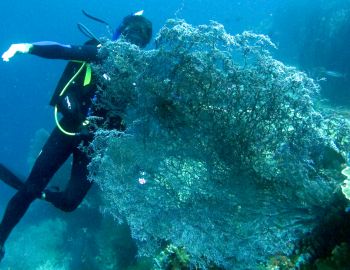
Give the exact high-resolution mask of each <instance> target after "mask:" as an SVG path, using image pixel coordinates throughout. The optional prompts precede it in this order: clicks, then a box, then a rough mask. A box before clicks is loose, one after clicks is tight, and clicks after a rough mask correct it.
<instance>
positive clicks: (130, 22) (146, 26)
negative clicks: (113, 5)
mask: <svg viewBox="0 0 350 270" xmlns="http://www.w3.org/2000/svg"><path fill="white" fill-rule="evenodd" d="M120 36H123V37H124V38H125V39H126V40H127V41H128V42H130V43H132V44H135V45H137V46H139V47H140V48H144V47H146V45H147V44H148V43H149V42H150V40H151V37H152V23H151V21H150V20H148V19H146V18H145V17H144V16H142V13H141V14H140V13H139V12H138V13H135V14H133V15H129V16H126V17H125V18H124V19H123V21H122V23H121V24H120V25H119V26H118V28H117V29H116V31H115V33H114V35H113V40H117V39H118V38H119V37H120Z"/></svg>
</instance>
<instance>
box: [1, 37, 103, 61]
mask: <svg viewBox="0 0 350 270" xmlns="http://www.w3.org/2000/svg"><path fill="white" fill-rule="evenodd" d="M98 49H99V48H98V46H97V45H82V46H74V45H64V44H60V43H57V42H52V41H41V42H35V43H19V44H12V45H11V46H10V48H9V49H8V50H7V51H6V52H4V53H3V55H2V59H3V60H4V61H6V62H8V61H10V59H11V58H12V57H13V56H15V55H16V54H17V53H29V54H34V55H37V56H40V57H44V58H49V59H63V60H77V61H88V62H91V61H98V60H99V59H98Z"/></svg>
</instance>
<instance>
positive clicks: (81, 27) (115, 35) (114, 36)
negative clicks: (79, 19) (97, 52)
mask: <svg viewBox="0 0 350 270" xmlns="http://www.w3.org/2000/svg"><path fill="white" fill-rule="evenodd" d="M82 12H83V14H84V15H85V16H86V17H88V18H89V19H92V20H94V21H96V22H99V23H102V24H104V25H105V26H106V28H107V31H108V33H109V35H110V36H112V40H113V41H116V40H118V39H119V38H120V36H121V34H122V32H123V31H122V30H123V29H124V28H123V22H124V20H123V22H122V23H121V24H120V25H119V26H118V27H117V29H116V30H115V31H114V32H113V31H112V27H111V25H110V24H109V23H108V22H106V21H105V20H102V19H100V18H97V17H95V16H93V15H91V14H89V13H87V12H86V11H85V10H82ZM142 15H143V10H140V11H137V12H135V13H132V14H131V15H129V16H127V17H132V16H142ZM78 29H79V30H80V32H82V33H83V34H84V35H85V36H87V37H88V38H92V39H95V40H97V41H98V42H99V43H100V41H99V39H98V38H97V37H96V36H95V35H94V34H93V33H92V32H91V31H90V30H89V29H88V28H87V27H86V26H85V25H83V24H82V23H78Z"/></svg>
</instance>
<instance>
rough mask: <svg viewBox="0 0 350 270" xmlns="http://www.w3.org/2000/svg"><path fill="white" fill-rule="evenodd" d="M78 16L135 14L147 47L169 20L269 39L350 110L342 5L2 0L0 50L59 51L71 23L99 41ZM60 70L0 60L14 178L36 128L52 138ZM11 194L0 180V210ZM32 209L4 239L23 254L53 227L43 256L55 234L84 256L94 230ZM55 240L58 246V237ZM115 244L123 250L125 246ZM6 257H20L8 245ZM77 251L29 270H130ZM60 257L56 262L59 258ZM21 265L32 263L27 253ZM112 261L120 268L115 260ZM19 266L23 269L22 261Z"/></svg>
mask: <svg viewBox="0 0 350 270" xmlns="http://www.w3.org/2000/svg"><path fill="white" fill-rule="evenodd" d="M82 9H84V10H86V11H87V12H89V13H91V14H93V15H95V16H97V17H100V18H103V19H104V20H106V21H108V22H110V24H111V25H112V26H114V27H116V26H117V25H118V24H119V23H120V21H121V20H122V18H123V17H124V16H126V15H128V14H131V13H133V12H135V11H138V10H141V9H142V10H144V15H145V16H146V17H147V18H149V19H150V20H151V21H152V22H153V29H154V35H153V40H154V38H155V36H156V34H157V32H158V31H159V30H160V29H161V27H162V26H163V25H164V24H165V22H166V20H168V19H170V18H180V19H184V20H186V22H188V23H190V24H193V25H199V24H208V23H209V22H210V21H211V20H214V21H217V22H219V23H221V24H223V25H224V27H225V29H226V31H227V32H229V33H230V34H232V35H235V34H239V33H242V32H243V31H253V32H256V33H261V34H264V35H268V36H269V37H270V38H271V40H272V42H274V43H275V44H276V45H277V48H278V49H277V50H274V51H272V54H273V55H274V57H275V58H276V59H278V60H280V61H282V62H283V63H285V64H286V65H292V66H295V67H297V68H298V69H300V70H302V71H304V72H306V73H307V74H308V75H309V76H310V77H312V78H314V79H315V80H317V81H318V82H319V84H320V86H321V90H320V95H321V99H324V100H326V103H327V104H329V106H333V107H341V108H342V110H344V114H345V115H346V114H347V112H348V109H349V106H350V64H349V63H350V50H349V49H348V44H349V40H350V1H349V0H328V1H325V0H315V1H305V0H245V1H232V0H217V1H209V0H191V1H189V0H174V1H169V2H164V1H157V0H144V1H112V0H106V1H98V0H91V1H82V0H77V1H68V0H60V1H42V0H41V1H40V0H32V1H27V2H24V1H18V0H14V1H9V0H2V1H1V2H0V11H1V14H2V15H1V25H0V37H1V39H0V52H4V51H6V50H7V48H8V47H9V46H10V45H11V44H12V43H23V42H35V41H44V40H50V41H57V42H60V43H65V44H81V43H83V42H84V40H85V39H86V38H85V37H84V36H83V35H82V34H81V33H80V32H79V30H78V28H77V26H76V25H77V23H78V22H81V23H84V24H85V25H86V26H88V27H89V28H90V29H91V30H92V31H93V32H94V33H95V34H96V35H98V36H106V34H107V33H106V30H105V28H104V27H103V26H102V25H99V24H97V23H95V22H93V21H91V20H89V19H88V18H86V17H85V16H84V15H83V14H82V12H81V10H82ZM148 48H149V49H152V48H154V43H153V42H152V43H151V44H150V45H149V47H148ZM65 64H66V62H65V61H62V60H47V59H40V58H38V57H35V56H31V55H18V56H15V57H14V58H13V59H11V61H10V62H8V63H5V62H2V61H1V62H0V77H1V82H2V86H1V98H0V111H1V113H0V126H1V127H2V129H1V132H0V142H1V144H0V163H3V164H5V165H6V166H8V167H9V168H11V169H12V170H14V171H15V172H16V173H18V174H20V175H27V174H28V173H29V171H30V166H31V165H30V162H29V161H28V158H29V157H28V156H29V155H30V152H31V145H32V144H33V140H34V138H35V134H36V132H37V131H38V130H39V129H45V130H47V131H49V132H50V130H51V129H52V128H53V127H54V115H53V109H52V108H51V107H50V106H49V105H48V103H49V100H50V97H51V95H52V93H53V90H54V88H55V86H56V83H57V81H58V79H59V78H60V75H61V72H62V70H63V68H64V66H65ZM348 150H350V149H348ZM93 192H96V191H93ZM97 192H98V191H97ZM13 194H14V193H13V190H11V189H10V188H8V187H6V186H5V185H3V184H2V183H0V209H1V211H3V209H4V207H5V206H6V203H7V201H8V199H9V198H10V197H11V196H12V195H13ZM33 209H34V210H36V211H38V212H39V213H38V212H35V211H31V212H30V213H29V215H28V217H26V219H25V220H24V221H22V223H21V224H20V226H19V228H20V229H18V231H17V232H16V237H15V238H10V239H9V241H11V240H12V241H13V240H15V239H20V241H19V243H22V244H23V245H25V247H23V249H24V250H25V251H26V252H28V253H30V250H31V249H30V246H31V245H35V244H33V243H31V244H28V241H30V239H31V238H30V237H28V235H26V236H25V237H23V238H21V232H23V233H25V234H29V233H32V234H33V235H34V236H35V237H41V235H40V233H48V234H51V231H52V230H57V236H53V240H52V241H51V242H50V243H46V244H47V245H48V249H50V248H52V249H55V247H57V246H59V245H63V246H64V243H63V244H62V243H61V242H60V240H59V239H60V238H62V237H65V238H69V241H73V242H74V241H75V240H74V237H77V239H79V240H78V241H77V242H76V246H74V245H73V244H72V245H68V247H69V248H71V249H72V250H74V249H76V250H82V249H83V248H82V247H83V246H84V245H85V246H86V245H93V244H92V242H91V241H90V240H91V239H90V238H89V237H90V236H89V233H87V232H86V230H87V229H86V227H88V230H91V231H93V229H94V228H93V227H94V226H92V227H91V228H90V227H89V226H86V227H85V226H84V224H80V223H79V222H78V221H75V220H74V216H73V215H74V214H70V216H69V218H66V216H65V215H61V214H60V213H59V212H58V211H56V210H54V209H52V208H50V207H48V206H46V205H45V204H44V203H39V204H36V205H35V206H34V207H33ZM84 211H85V210H81V211H80V212H78V214H76V217H77V216H79V217H81V218H82V219H84V218H87V217H88V216H89V215H90V214H89V212H87V213H86V212H84ZM46 216H47V217H48V218H49V219H48V221H46V220H45V217H46ZM96 218H97V219H98V218H100V217H99V216H98V217H96ZM35 222H40V223H41V224H44V225H43V227H45V228H44V229H42V230H41V231H40V230H36V229H35V228H34V227H30V229H28V230H27V231H26V227H25V225H26V224H28V226H32V225H33V224H35ZM111 224H113V222H112V221H110V220H107V221H105V222H104V224H103V226H105V228H107V229H106V230H108V229H110V228H111V227H112V226H113V225H111ZM67 226H68V227H69V226H71V228H74V229H75V230H76V231H74V233H73V232H70V233H66V230H67V229H66V228H67ZM69 228H70V227H69ZM110 231H113V232H114V233H116V234H118V233H121V232H122V233H126V231H127V229H125V228H117V229H114V230H112V229H110ZM99 233H100V234H101V239H106V238H108V237H107V236H106V235H104V232H103V231H99ZM55 237H56V238H55ZM119 240H120V241H129V240H125V239H123V237H122V236H120V238H119ZM55 241H56V242H55ZM84 241H85V242H84ZM58 242H59V244H57V243H58ZM62 242H65V241H64V240H62ZM12 245H14V244H13V243H12ZM128 245H131V246H128V248H127V250H128V252H130V254H131V255H132V254H133V252H134V250H133V249H134V246H132V244H130V242H128ZM38 246H39V248H45V243H44V244H42V243H41V244H40V243H39V244H38ZM116 246H117V248H120V250H123V246H118V245H116ZM17 248H18V249H20V248H19V247H17ZM10 250H13V251H14V253H15V254H19V253H18V251H17V250H16V248H14V247H13V246H12V247H11V249H10ZM36 250H38V249H36ZM84 252H85V253H86V254H88V255H89V254H90V255H91V254H93V252H94V251H93V248H92V247H91V249H89V250H88V251H86V250H85V251H84ZM120 252H121V253H122V251H120ZM128 252H125V253H126V255H125V256H129V255H130V254H128ZM77 253H78V252H77ZM85 253H79V254H73V253H72V254H73V255H71V256H72V257H74V259H71V261H74V263H69V259H68V260H67V262H65V264H63V265H59V266H58V264H56V268H55V266H52V265H51V264H50V263H52V262H45V261H43V259H42V258H36V259H35V260H34V259H33V265H32V268H31V269H86V270H88V269H127V268H126V267H127V266H126V265H128V263H129V264H130V265H131V262H130V261H126V262H125V264H122V263H121V264H119V265H124V266H119V268H113V267H116V266H111V265H113V263H112V262H111V263H110V264H109V265H110V267H111V268H108V266H106V265H108V264H107V263H106V264H102V263H101V265H102V266H101V268H99V266H98V264H99V263H98V261H97V262H96V261H95V262H94V263H95V264H96V265H94V266H91V268H89V267H88V266H86V265H88V263H86V264H83V263H81V264H79V263H78V262H77V261H79V260H78V259H77V258H78V257H79V258H81V260H85V261H88V259H87V258H85V257H84V256H87V255H86V254H85ZM47 254H48V256H57V254H55V252H54V251H52V252H51V253H50V252H47ZM6 255H7V256H8V257H9V258H8V260H9V261H8V262H7V263H8V264H7V265H8V267H9V268H8V269H13V270H16V269H22V268H20V267H19V268H16V266H14V265H13V264H12V263H13V261H14V259H13V257H11V256H12V255H11V253H10V252H8V254H6ZM131 255H130V256H131ZM62 256H63V255H62ZM62 256H61V257H60V256H58V257H57V258H62ZM83 257H84V258H83ZM109 259H110V258H108V256H107V255H106V257H102V258H99V260H105V261H108V260H109ZM25 260H27V261H30V256H29V258H27V257H26V258H25ZM119 260H120V261H122V259H120V258H119ZM45 263H46V264H45ZM52 264H53V265H55V264H54V263H52ZM23 265H26V264H25V263H23ZM45 265H46V266H45ZM91 265H92V264H91ZM21 267H24V266H21ZM40 267H41V268H40ZM45 267H46V268H45ZM59 267H61V268H59ZM65 267H66V268H65ZM123 267H125V268H123ZM0 269H5V268H2V265H1V264H0ZM6 269H7V268H6ZM23 269H24V268H23ZM26 269H28V268H26ZM130 269H131V268H130ZM146 269H147V268H146Z"/></svg>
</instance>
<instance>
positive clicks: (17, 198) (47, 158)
mask: <svg viewBox="0 0 350 270" xmlns="http://www.w3.org/2000/svg"><path fill="white" fill-rule="evenodd" d="M71 140H72V139H71V138H69V136H66V135H64V134H63V133H61V132H60V131H59V130H58V129H57V128H56V129H55V130H54V131H53V132H52V134H51V135H50V137H49V139H48V140H47V142H46V144H45V145H44V147H43V149H42V152H41V153H40V154H39V156H38V158H37V159H36V161H35V164H34V166H33V168H32V171H31V173H30V175H29V177H28V179H27V181H26V182H25V184H24V185H23V187H22V188H21V189H20V190H19V191H18V192H17V193H16V194H15V195H14V196H13V197H12V199H11V200H10V201H9V203H8V205H7V208H6V211H5V214H4V217H3V219H2V222H1V224H0V249H1V248H2V247H3V245H4V243H5V241H6V239H7V238H8V236H9V234H10V232H11V231H12V229H13V228H14V227H15V226H16V224H17V223H18V222H19V221H20V219H21V218H22V217H23V215H24V214H25V212H26V211H27V209H28V207H29V206H30V204H31V203H32V202H33V201H34V200H35V199H36V198H38V197H40V195H41V192H42V191H43V189H44V188H45V187H46V185H47V184H48V182H49V181H50V179H51V178H52V176H53V175H54V174H55V172H56V171H57V170H58V169H59V167H60V166H61V165H62V164H63V163H64V161H65V160H66V159H67V158H68V157H69V155H70V154H71V153H72V149H71V144H72V143H71Z"/></svg>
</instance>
